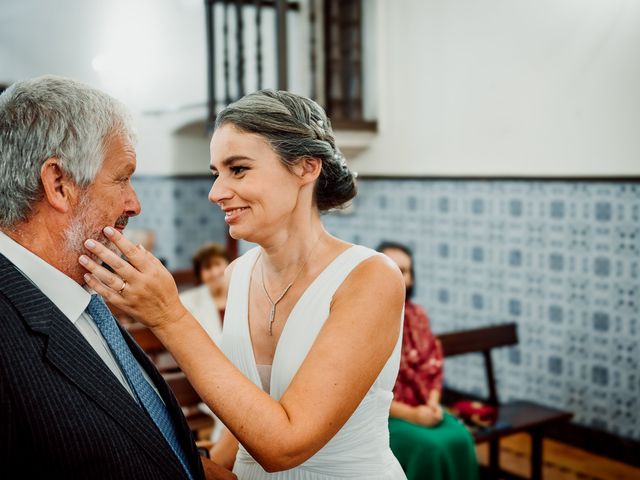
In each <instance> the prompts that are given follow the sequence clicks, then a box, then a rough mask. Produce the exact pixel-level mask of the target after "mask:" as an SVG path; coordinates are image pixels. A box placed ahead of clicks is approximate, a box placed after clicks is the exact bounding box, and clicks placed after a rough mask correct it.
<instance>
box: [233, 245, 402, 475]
mask: <svg viewBox="0 0 640 480" xmlns="http://www.w3.org/2000/svg"><path fill="white" fill-rule="evenodd" d="M259 251H260V249H259V247H257V248H254V249H252V250H250V251H249V252H247V253H246V254H245V255H243V256H242V257H241V258H240V259H239V260H238V261H237V262H236V265H235V268H234V270H233V274H232V278H231V284H230V287H229V298H228V301H227V310H226V314H225V322H224V329H223V339H222V349H223V351H224V353H225V354H226V355H227V357H228V358H229V359H230V360H231V361H232V362H233V363H234V365H236V367H238V368H239V369H240V370H241V371H242V372H243V373H244V374H245V375H246V376H247V377H248V378H249V379H250V380H251V381H253V382H254V383H255V384H256V385H257V386H258V387H260V388H262V387H261V382H260V377H259V374H258V368H257V367H256V362H255V359H254V355H253V349H252V346H251V339H250V336H249V322H248V300H249V284H250V279H251V271H252V270H253V266H254V264H255V262H256V259H257V258H258V254H259ZM372 255H378V253H377V252H375V251H374V250H370V249H368V248H365V247H361V246H358V245H354V246H352V247H350V248H348V249H347V250H346V251H344V252H343V253H341V254H340V255H339V256H338V257H337V258H336V259H335V260H334V261H333V262H332V263H331V264H329V266H327V267H326V269H325V270H324V271H323V272H322V273H321V274H320V275H319V276H318V277H317V278H316V279H315V280H314V281H313V282H312V283H311V285H309V287H308V288H307V290H306V291H305V292H304V294H303V295H302V296H301V297H300V299H299V300H298V302H297V304H296V305H295V306H294V308H293V310H292V311H291V314H290V315H289V318H288V320H287V323H286V324H285V326H284V329H283V331H282V334H281V336H280V339H279V341H278V346H277V348H276V352H275V356H274V358H273V365H272V370H271V380H270V392H269V393H270V395H271V396H272V397H273V398H275V399H279V398H280V397H281V396H282V394H283V393H284V392H285V390H286V389H287V387H288V386H289V383H290V382H291V380H292V378H293V377H294V375H295V373H296V372H297V370H298V368H299V367H300V365H301V364H302V362H303V361H304V359H305V357H306V356H307V353H308V352H309V350H310V348H311V346H312V344H313V342H314V340H315V339H316V336H317V335H318V332H319V331H320V328H321V327H322V325H323V324H324V322H325V320H326V319H327V317H328V315H329V307H330V303H331V299H332V297H333V295H334V294H335V292H336V290H337V289H338V287H339V286H340V285H341V284H342V282H343V281H344V279H345V278H346V277H347V275H349V273H350V272H351V271H352V270H353V269H354V268H355V267H356V266H357V265H358V264H360V262H362V261H363V260H365V259H367V258H369V257H371V256H372ZM366 320H367V319H366V318H362V319H361V321H363V322H365V321H366ZM398 322H399V324H400V325H402V318H398ZM401 342H402V338H398V342H397V344H396V347H395V349H394V350H393V353H392V354H391V356H390V358H389V360H388V361H387V363H386V364H385V366H384V368H383V369H382V371H381V372H380V375H379V376H378V378H377V379H376V381H375V382H374V384H373V385H372V387H371V389H370V390H369V391H368V392H367V394H366V396H365V397H364V399H363V400H362V403H360V405H359V406H358V408H357V409H356V410H355V412H354V413H353V415H352V416H351V418H349V420H348V421H347V422H346V423H345V424H344V426H343V427H342V428H341V429H340V431H338V433H337V434H336V435H335V436H334V437H333V438H332V439H331V440H330V441H329V442H328V443H327V444H326V445H325V446H324V447H323V448H322V449H320V450H319V451H318V452H317V453H316V454H315V455H314V456H313V457H311V458H310V459H308V460H307V461H306V462H304V463H303V464H301V465H299V466H298V467H295V468H292V469H290V470H286V471H283V472H276V473H267V472H266V471H265V470H264V469H263V468H262V467H261V466H260V465H259V464H258V463H257V462H256V461H255V460H253V458H251V456H250V455H249V454H248V453H247V451H246V450H245V449H244V448H243V447H242V445H241V446H240V449H239V451H238V455H237V457H236V462H235V466H234V469H233V471H234V473H235V474H236V475H237V476H238V478H239V479H240V480H254V479H287V480H328V479H332V478H351V479H353V478H359V479H368V480H397V479H406V476H405V474H404V472H403V471H402V468H401V467H400V464H399V463H398V461H397V460H396V458H395V457H394V456H393V453H391V450H390V448H389V427H388V417H389V406H390V404H391V399H392V398H393V394H392V389H393V386H394V383H395V379H396V376H397V374H398V366H399V363H400V345H401Z"/></svg>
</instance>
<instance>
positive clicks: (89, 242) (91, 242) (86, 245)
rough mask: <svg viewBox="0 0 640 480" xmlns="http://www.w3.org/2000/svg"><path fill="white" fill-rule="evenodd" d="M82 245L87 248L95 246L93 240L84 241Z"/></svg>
mask: <svg viewBox="0 0 640 480" xmlns="http://www.w3.org/2000/svg"><path fill="white" fill-rule="evenodd" d="M84 246H85V247H87V248H93V247H95V246H96V242H94V241H93V240H87V241H86V242H84Z"/></svg>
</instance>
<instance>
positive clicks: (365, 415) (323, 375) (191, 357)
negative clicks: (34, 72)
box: [81, 90, 405, 480]
mask: <svg viewBox="0 0 640 480" xmlns="http://www.w3.org/2000/svg"><path fill="white" fill-rule="evenodd" d="M210 168H211V171H212V172H213V175H214V177H215V181H214V184H213V187H212V188H211V192H210V193H209V199H210V201H211V202H212V203H214V204H216V205H218V206H219V207H220V208H221V209H222V210H223V211H224V212H225V220H226V222H227V224H228V225H229V233H230V235H231V236H232V237H233V238H236V239H243V240H246V241H249V242H254V243H256V244H257V246H256V247H255V248H253V249H252V250H250V251H249V252H248V253H246V254H245V255H243V256H242V257H240V258H238V259H237V260H236V261H234V262H233V263H232V264H231V265H230V266H229V268H228V270H227V274H228V276H229V280H230V286H229V298H228V302H227V310H226V313H225V321H224V330H223V340H222V352H221V351H220V350H219V349H218V348H217V347H216V346H215V344H214V343H213V342H212V341H211V340H210V339H209V337H208V335H207V334H206V333H205V332H204V331H203V330H202V328H201V327H200V326H199V324H198V322H197V321H196V320H195V319H194V318H193V317H192V316H191V315H190V314H189V313H188V311H187V310H186V309H185V307H184V306H183V305H182V304H181V303H180V300H179V298H178V294H177V289H176V286H175V284H174V282H173V279H172V277H171V275H170V274H169V272H167V271H166V270H165V269H164V267H163V266H162V265H161V263H160V262H159V261H158V260H157V259H156V258H155V257H153V255H151V254H150V253H149V252H147V251H145V250H144V249H142V248H140V247H137V246H135V245H133V244H132V243H130V242H129V241H128V240H126V239H125V238H124V237H123V236H122V235H121V234H120V233H119V232H117V231H115V230H114V229H112V228H108V227H107V228H105V230H104V231H105V234H106V235H107V237H108V238H109V240H110V241H111V242H113V244H115V246H117V247H118V249H119V250H120V251H121V252H122V253H123V254H124V255H125V256H126V258H127V260H128V262H127V261H125V260H123V259H121V258H120V257H118V256H117V255H116V254H114V253H113V252H111V251H110V250H109V249H107V248H106V247H105V246H103V245H99V244H96V242H93V244H92V243H91V242H87V244H86V247H87V249H88V250H89V252H90V253H91V257H93V258H99V259H100V260H102V261H103V262H104V263H106V264H108V265H109V266H111V268H112V269H113V272H115V273H112V272H109V271H108V270H107V269H105V268H103V267H102V266H100V265H98V263H96V262H94V261H93V260H91V259H90V258H89V257H88V256H83V257H82V262H81V264H82V265H83V266H84V267H85V268H86V269H87V270H88V271H89V273H87V274H86V280H87V283H88V284H89V286H90V287H92V288H93V289H94V290H96V292H98V293H99V294H101V295H102V296H103V297H104V298H105V299H106V300H107V301H109V302H110V303H112V304H113V305H115V306H117V307H119V308H120V309H122V310H124V311H125V312H127V313H129V314H130V315H131V316H133V317H134V318H136V319H137V320H139V321H140V322H143V323H145V324H146V325H147V326H148V327H150V328H151V329H152V330H153V332H154V333H155V334H156V335H157V337H158V338H159V339H160V340H161V341H162V342H163V343H164V344H165V346H166V347H167V349H168V350H169V351H170V352H171V353H172V354H173V356H174V357H175V359H176V360H177V362H178V363H179V365H180V367H181V368H182V370H183V371H184V372H185V374H186V375H187V376H188V378H189V380H190V381H191V383H192V384H193V386H194V387H195V388H196V390H197V391H198V393H199V394H200V396H201V397H202V399H203V400H204V401H205V402H206V403H207V405H209V407H211V409H212V410H213V411H214V412H215V414H216V415H217V416H218V417H219V418H220V419H222V421H223V422H224V424H225V425H226V426H227V428H228V429H229V431H230V432H231V433H232V434H233V435H234V436H235V437H236V438H237V439H238V441H239V442H240V448H239V451H238V454H237V457H236V460H235V465H234V472H235V473H236V474H237V475H238V477H239V478H241V479H263V478H278V479H309V480H324V479H329V478H335V477H341V478H366V479H380V480H383V479H401V478H405V476H404V473H403V472H402V469H401V467H400V465H399V464H398V462H397V460H396V459H395V457H394V456H393V454H392V453H391V450H390V449H389V433H388V424H387V419H388V414H389V405H390V403H391V399H392V393H391V392H392V388H393V385H394V382H395V378H396V375H397V372H398V365H399V353H400V351H399V347H400V329H401V325H402V308H403V302H404V290H405V289H404V284H403V280H402V276H401V274H400V272H399V271H398V269H397V267H396V266H395V265H394V264H393V263H392V262H390V261H389V260H388V259H387V258H386V257H384V256H383V255H381V254H378V253H377V252H375V251H373V250H370V249H368V248H365V247H362V246H358V245H352V244H349V243H347V242H345V241H343V240H340V239H338V238H335V237H333V236H332V235H330V234H329V233H328V232H327V231H326V230H325V229H324V227H323V225H322V223H321V221H320V213H321V212H324V211H327V210H330V209H334V208H339V207H341V206H343V205H344V204H345V203H347V202H348V201H350V200H351V199H352V198H353V197H354V196H355V194H356V186H355V179H354V175H353V174H352V172H351V171H350V170H349V169H348V167H347V165H346V162H345V160H344V157H343V156H342V154H341V153H340V151H339V150H338V148H337V147H336V145H335V140H334V136H333V132H332V130H331V125H330V123H329V120H328V119H327V117H326V115H325V113H324V111H323V110H322V108H321V107H319V106H318V105H317V104H316V103H315V102H313V101H311V100H309V99H307V98H304V97H301V96H298V95H294V94H291V93H287V92H282V91H269V90H264V91H260V92H256V93H253V94H250V95H247V96H245V97H244V98H242V99H240V100H239V101H237V102H236V103H234V104H231V105H229V106H228V107H227V108H226V109H225V110H223V111H222V112H221V113H220V114H219V115H218V117H217V121H216V128H215V131H214V134H213V137H212V140H211V165H210ZM223 352H224V354H223ZM268 472H278V473H268Z"/></svg>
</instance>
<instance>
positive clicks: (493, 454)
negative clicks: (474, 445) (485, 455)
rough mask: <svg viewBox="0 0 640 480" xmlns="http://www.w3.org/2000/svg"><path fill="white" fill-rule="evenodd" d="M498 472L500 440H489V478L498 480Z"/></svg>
mask: <svg viewBox="0 0 640 480" xmlns="http://www.w3.org/2000/svg"><path fill="white" fill-rule="evenodd" d="M499 474H500V440H491V441H490V442H489V478H491V480H498V479H499V478H500V477H499Z"/></svg>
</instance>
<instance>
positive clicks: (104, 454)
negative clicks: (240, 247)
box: [0, 76, 232, 480]
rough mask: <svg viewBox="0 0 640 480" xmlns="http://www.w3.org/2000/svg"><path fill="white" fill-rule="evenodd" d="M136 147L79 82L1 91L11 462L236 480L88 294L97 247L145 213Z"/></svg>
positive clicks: (0, 363) (40, 472) (4, 370)
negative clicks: (207, 458)
mask: <svg viewBox="0 0 640 480" xmlns="http://www.w3.org/2000/svg"><path fill="white" fill-rule="evenodd" d="M133 141H134V139H133V133H132V129H131V126H130V121H129V117H128V114H127V113H126V111H125V110H124V108H123V107H122V106H121V105H120V104H119V103H118V102H117V101H115V100H114V99H113V98H111V97H109V96H108V95H106V94H104V93H102V92H100V91H97V90H95V89H92V88H90V87H88V86H86V85H82V84H80V83H77V82H75V81H72V80H68V79H64V78H59V77H52V76H45V77H40V78H36V79H33V80H27V81H23V82H18V83H16V84H14V85H12V86H10V87H9V88H8V89H7V90H6V91H5V92H4V93H3V94H2V95H0V191H1V192H2V194H1V196H0V318H1V320H0V321H1V322H2V324H1V325H2V335H0V425H1V427H0V465H2V471H3V472H9V471H11V472H14V475H16V476H17V477H19V478H79V479H80V478H81V479H85V478H92V479H101V478H105V479H106V478H109V479H161V478H166V479H190V480H197V479H201V478H204V477H205V475H206V477H207V478H227V475H228V476H229V478H232V475H231V474H230V473H229V472H227V471H226V470H222V469H221V468H220V467H218V466H216V465H215V464H212V463H211V462H205V465H204V469H203V464H202V463H201V460H200V457H199V456H198V453H197V450H196V447H195V444H194V443H193V440H192V437H191V434H190V431H189V428H188V426H187V423H186V421H185V419H184V417H183V415H182V412H181V410H180V407H179V406H178V404H177V402H176V400H175V398H174V397H173V395H172V393H171V391H170V390H169V388H168V387H167V385H166V383H165V382H164V381H163V379H162V377H161V376H160V374H159V373H158V372H157V371H156V369H155V368H154V367H153V365H152V364H151V363H150V361H149V360H148V358H147V357H146V356H145V354H144V353H143V352H142V351H141V350H140V349H139V348H138V346H137V345H136V344H135V343H134V342H133V341H132V339H131V338H130V337H129V336H128V335H127V334H126V332H124V331H123V330H122V329H121V328H120V326H119V325H118V324H117V323H116V321H115V320H114V318H113V316H112V315H111V314H110V312H109V311H108V309H107V308H106V306H105V304H104V302H103V301H102V299H101V298H100V297H99V296H98V295H96V294H93V295H92V292H90V291H88V290H87V289H85V288H83V284H84V280H83V273H84V272H83V271H82V268H81V267H80V266H79V265H78V262H77V258H78V256H79V255H80V254H81V253H83V251H84V249H83V247H82V243H83V241H84V240H85V239H86V238H93V239H95V240H96V241H98V242H102V243H103V244H105V245H107V246H109V242H108V241H107V239H106V238H105V237H104V236H103V234H102V232H101V229H102V227H103V226H104V225H112V226H114V227H115V228H117V229H119V230H120V231H122V230H123V229H124V228H125V226H126V225H127V221H128V219H129V217H132V216H134V215H138V214H139V213H140V204H139V202H138V198H137V197H136V193H135V191H134V190H133V187H132V185H131V176H132V175H133V172H134V171H135V168H136V155H135V150H134V147H133ZM123 288H125V285H123ZM205 472H206V473H205Z"/></svg>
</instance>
